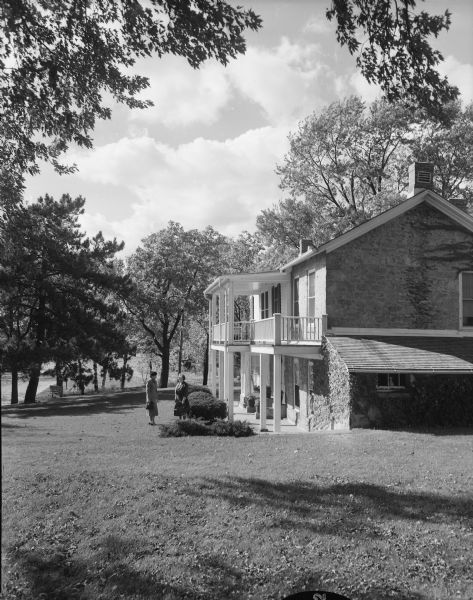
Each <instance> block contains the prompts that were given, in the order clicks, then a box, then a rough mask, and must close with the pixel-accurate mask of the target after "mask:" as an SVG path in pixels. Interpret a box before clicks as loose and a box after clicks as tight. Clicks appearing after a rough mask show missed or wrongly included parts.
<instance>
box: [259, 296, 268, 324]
mask: <svg viewBox="0 0 473 600" xmlns="http://www.w3.org/2000/svg"><path fill="white" fill-rule="evenodd" d="M260 313H261V318H262V319H267V318H268V317H269V292H267V291H266V292H262V293H261V294H260Z"/></svg>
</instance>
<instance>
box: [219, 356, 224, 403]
mask: <svg viewBox="0 0 473 600" xmlns="http://www.w3.org/2000/svg"><path fill="white" fill-rule="evenodd" d="M224 357H225V352H219V353H218V399H219V400H223V399H224V398H225V394H224V389H225V388H224V373H225V364H224V363H225V361H224Z"/></svg>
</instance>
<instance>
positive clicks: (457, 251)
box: [327, 204, 473, 329]
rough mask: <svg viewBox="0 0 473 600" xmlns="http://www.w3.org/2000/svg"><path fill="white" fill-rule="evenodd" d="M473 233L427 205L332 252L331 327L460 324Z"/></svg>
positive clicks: (329, 277) (451, 326) (329, 268)
mask: <svg viewBox="0 0 473 600" xmlns="http://www.w3.org/2000/svg"><path fill="white" fill-rule="evenodd" d="M472 269H473V235H472V234H471V233H470V232H468V231H466V230H465V229H463V228H461V227H460V226H459V225H457V224H456V223H454V222H453V221H452V220H451V219H449V218H448V217H446V216H445V215H443V214H442V213H441V212H439V211H437V210H435V209H433V208H431V207H429V206H427V205H425V204H421V205H419V206H417V207H416V208H413V209H412V210H410V211H408V212H406V213H404V214H403V215H401V216H399V217H398V218H396V219H393V220H392V221H389V223H386V224H385V225H382V226H380V227H377V228H376V229H374V230H372V231H370V232H368V233H366V234H365V235H363V236H361V237H359V238H357V239H355V240H353V241H352V242H350V243H348V244H345V245H344V246H342V247H340V248H338V249H337V250H334V251H333V252H331V253H329V254H328V255H327V314H328V326H329V328H330V327H391V328H414V329H458V326H459V279H458V275H459V272H460V271H461V270H472Z"/></svg>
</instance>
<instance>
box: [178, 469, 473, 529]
mask: <svg viewBox="0 0 473 600" xmlns="http://www.w3.org/2000/svg"><path fill="white" fill-rule="evenodd" d="M204 481H205V484H204V485H203V486H202V487H200V488H198V489H196V488H195V487H191V486H189V488H188V490H187V493H188V494H191V495H192V494H193V495H195V496H197V497H201V496H202V495H206V496H207V497H209V498H211V499H212V500H224V501H226V502H228V503H229V504H230V505H236V506H238V507H241V508H245V507H247V506H249V505H251V506H254V507H257V508H259V509H261V510H263V511H268V509H269V510H270V511H272V512H271V513H270V515H278V514H284V517H283V518H281V519H280V518H277V517H274V516H269V517H268V518H267V519H266V520H265V524H264V527H265V528H282V529H286V528H294V529H304V530H310V531H312V532H313V533H317V534H327V535H340V536H342V537H351V536H355V537H359V538H363V537H382V536H384V535H387V536H389V535H390V534H389V533H386V532H383V531H382V530H380V529H379V527H378V525H377V523H378V522H380V521H383V520H390V519H398V520H399V519H400V520H404V521H408V522H415V521H421V522H423V521H427V522H429V523H442V524H445V523H458V522H459V520H460V519H461V518H464V519H465V520H469V519H472V518H473V503H472V502H471V499H469V498H466V497H465V498H464V499H462V498H453V497H452V498H449V497H445V496H440V495H436V494H432V493H420V492H409V493H405V492H401V491H396V490H395V489H390V488H386V487H382V486H378V485H373V484H368V483H336V484H332V485H327V486H323V485H318V484H315V483H314V484H312V483H307V482H291V483H272V482H270V481H268V480H266V479H255V478H242V477H236V478H235V477H233V478H231V479H230V478H227V479H224V480H222V479H218V480H217V479H206V480H204Z"/></svg>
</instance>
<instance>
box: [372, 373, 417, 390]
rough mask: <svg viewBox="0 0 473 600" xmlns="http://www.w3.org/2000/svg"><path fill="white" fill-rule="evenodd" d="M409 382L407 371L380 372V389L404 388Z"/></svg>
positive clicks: (378, 384)
mask: <svg viewBox="0 0 473 600" xmlns="http://www.w3.org/2000/svg"><path fill="white" fill-rule="evenodd" d="M408 383H409V376H408V375H407V373H378V383H377V385H376V387H377V389H378V390H402V389H404V388H405V387H406V386H407V384H408Z"/></svg>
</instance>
